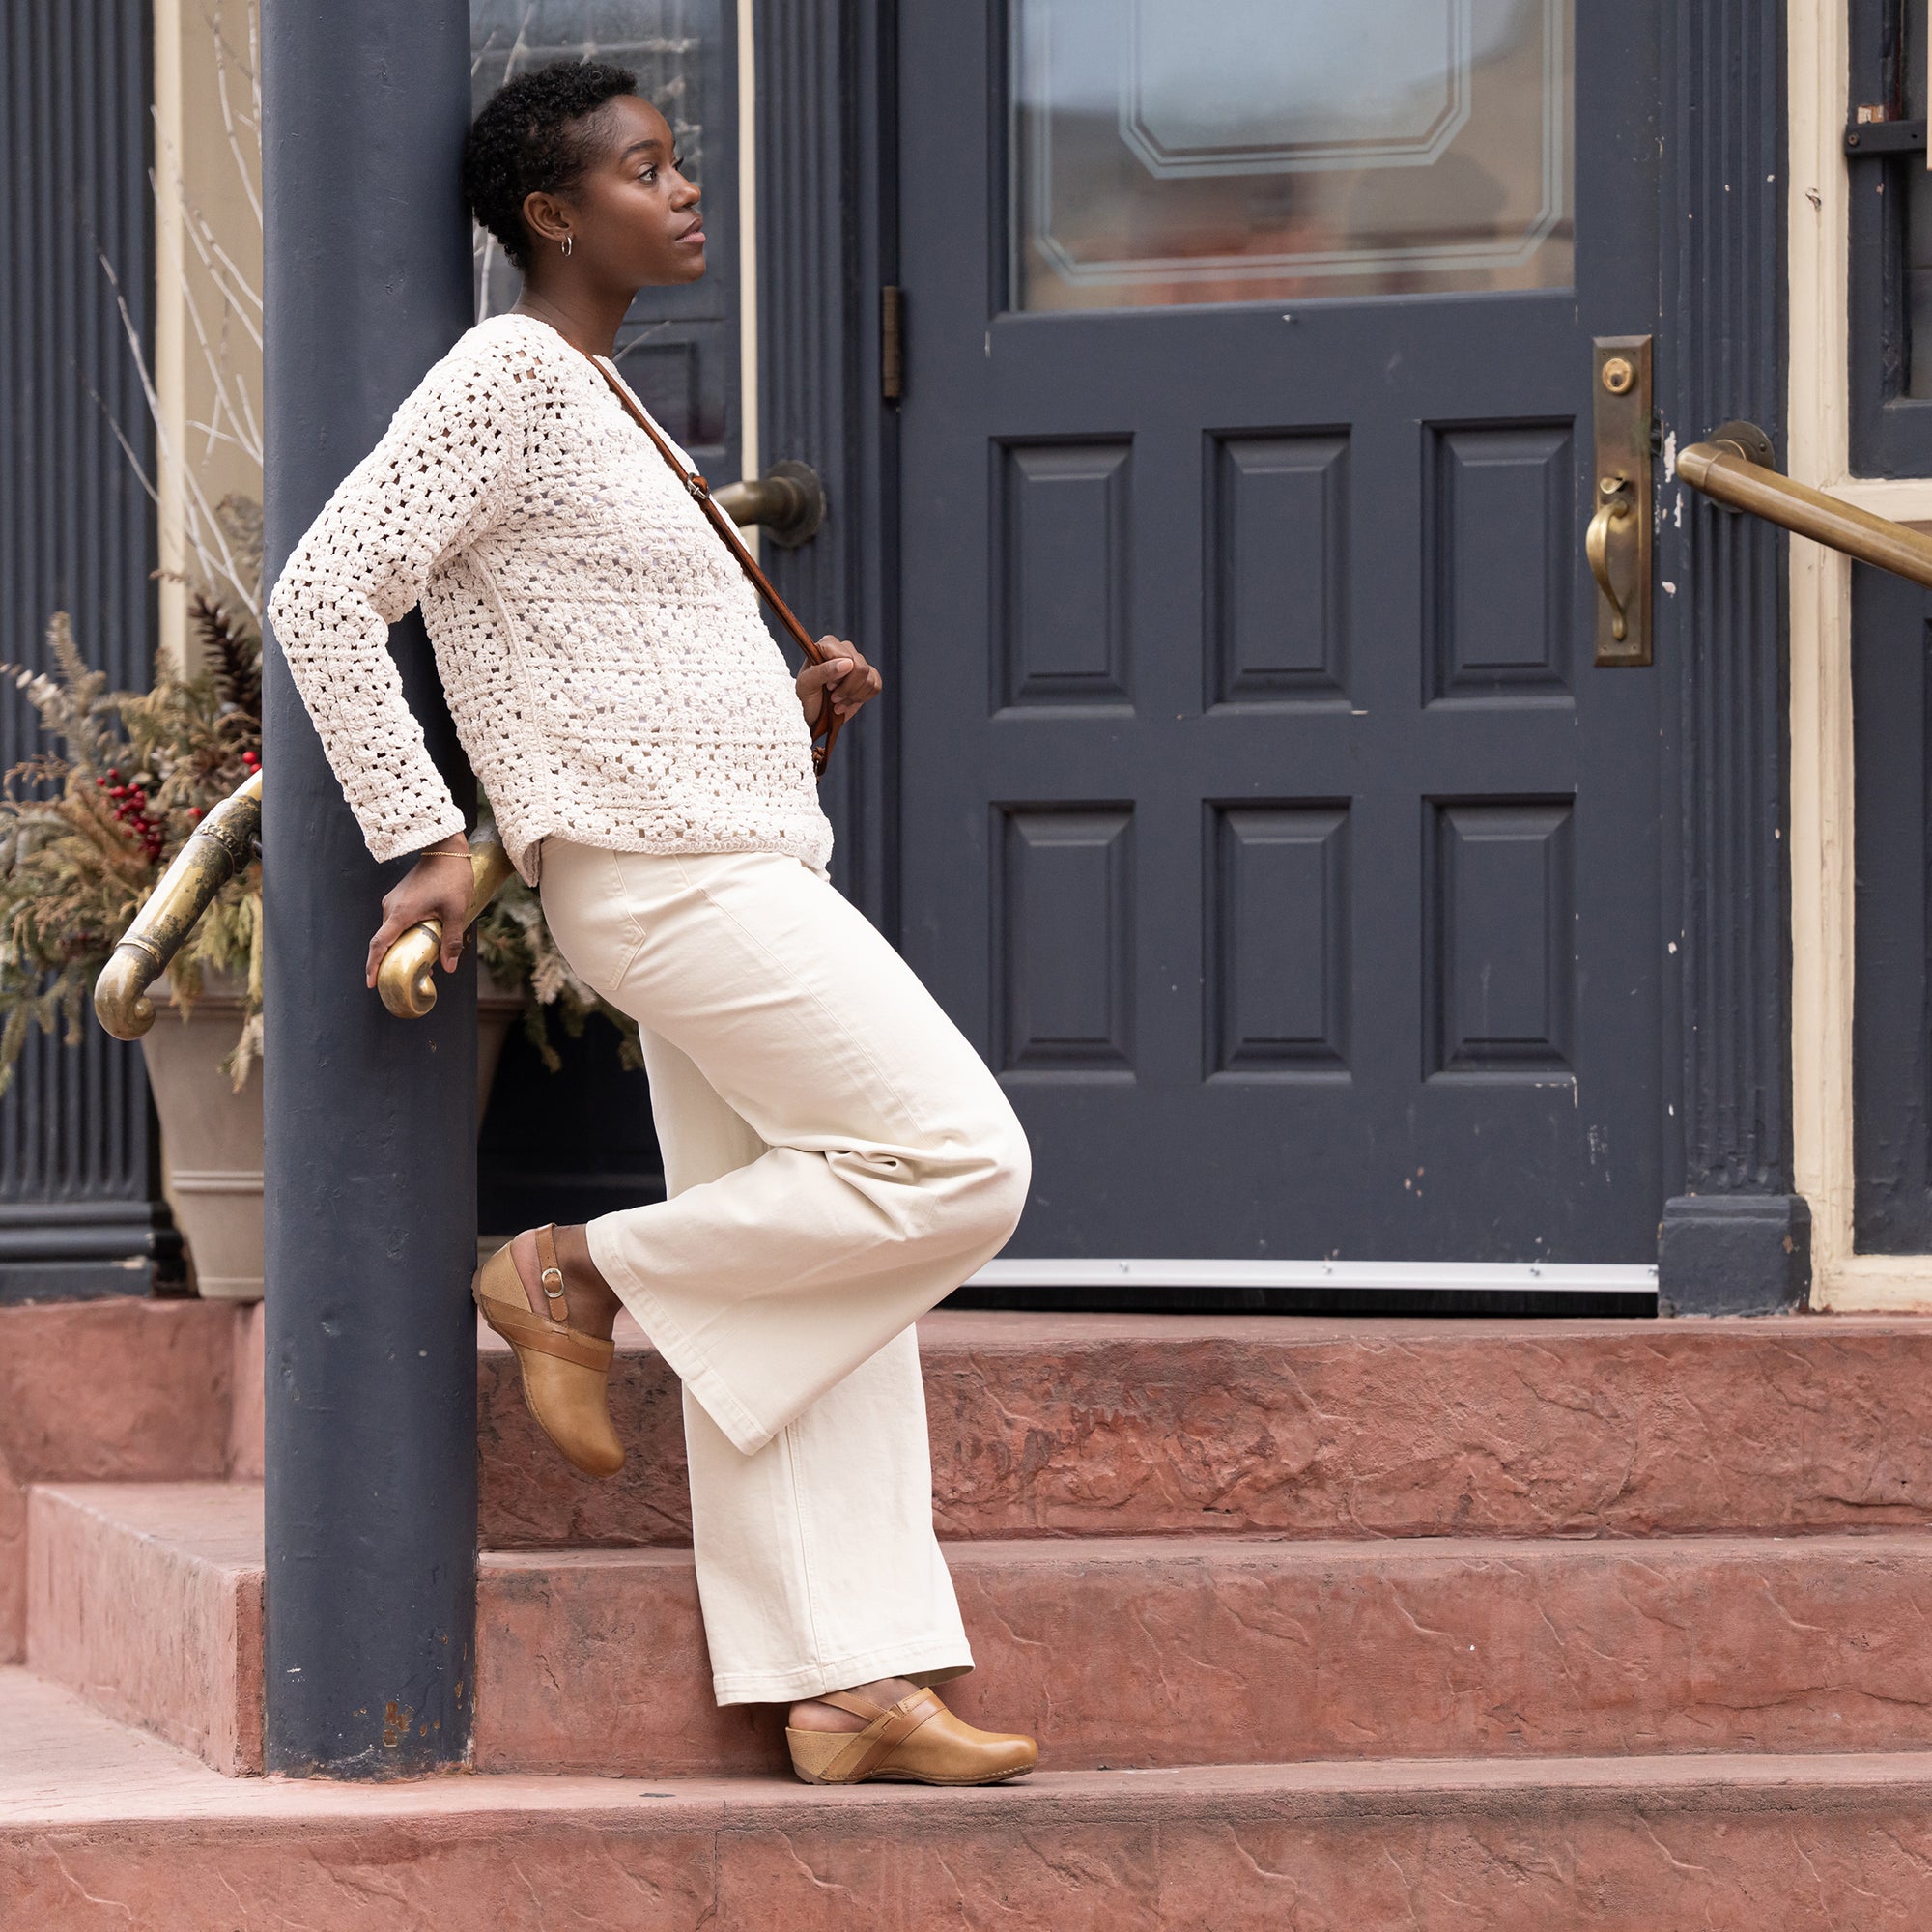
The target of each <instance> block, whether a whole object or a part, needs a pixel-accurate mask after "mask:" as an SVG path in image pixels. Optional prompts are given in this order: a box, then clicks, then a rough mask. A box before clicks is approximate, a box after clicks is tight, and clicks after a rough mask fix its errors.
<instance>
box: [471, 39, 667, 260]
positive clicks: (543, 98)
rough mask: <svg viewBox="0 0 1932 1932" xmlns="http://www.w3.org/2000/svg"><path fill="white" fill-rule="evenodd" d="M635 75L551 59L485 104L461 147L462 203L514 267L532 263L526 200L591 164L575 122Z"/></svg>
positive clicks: (600, 64)
mask: <svg viewBox="0 0 1932 1932" xmlns="http://www.w3.org/2000/svg"><path fill="white" fill-rule="evenodd" d="M637 91H638V76H637V75H636V74H634V73H633V72H631V71H630V70H629V69H628V68H621V67H611V66H610V65H609V64H608V63H607V62H604V61H589V60H582V61H569V60H559V61H552V62H550V63H549V65H548V66H545V67H534V68H532V69H531V70H530V71H528V72H527V73H520V74H518V75H517V77H516V78H515V79H514V80H511V81H506V82H505V83H504V84H503V85H502V86H501V87H499V88H498V89H497V92H496V93H495V94H493V95H492V96H491V97H490V99H488V100H486V101H485V102H484V103H483V107H482V111H481V112H480V113H479V114H478V115H477V116H476V119H475V120H474V121H472V122H471V123H470V124H469V138H468V139H467V140H466V141H465V142H464V144H463V198H464V200H465V201H467V202H468V203H469V212H470V213H471V214H473V215H474V216H475V217H476V219H477V222H478V223H479V224H480V225H481V226H482V227H484V228H487V229H488V230H489V231H490V233H491V234H492V235H494V236H495V237H496V238H497V241H500V242H501V243H502V244H503V252H504V253H505V254H506V255H508V256H509V258H510V260H511V261H513V262H514V263H515V264H516V265H517V267H518V268H519V269H527V268H528V267H529V266H530V255H531V252H532V250H531V238H530V231H529V228H528V226H527V225H526V223H525V220H524V197H525V196H526V195H528V194H536V193H539V192H548V193H552V194H554V193H555V192H556V191H557V190H558V189H559V188H566V187H568V186H570V185H571V184H572V183H573V182H574V181H576V180H577V179H578V177H579V176H580V175H582V172H583V170H584V169H585V168H586V167H587V166H588V165H589V164H590V159H591V149H590V146H589V144H588V143H587V142H586V141H585V140H584V138H583V131H582V128H580V127H579V126H578V125H577V124H578V123H579V122H581V121H582V119H583V118H584V116H585V115H588V114H594V113H596V111H597V110H598V109H599V108H600V107H602V106H603V105H604V103H605V102H606V101H607V100H614V99H616V98H617V96H618V95H620V94H635V93H637Z"/></svg>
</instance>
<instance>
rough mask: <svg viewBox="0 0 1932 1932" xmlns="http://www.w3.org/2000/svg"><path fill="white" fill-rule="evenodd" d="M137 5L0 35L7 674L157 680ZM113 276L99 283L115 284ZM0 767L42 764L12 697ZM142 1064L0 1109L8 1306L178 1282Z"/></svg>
mask: <svg viewBox="0 0 1932 1932" xmlns="http://www.w3.org/2000/svg"><path fill="white" fill-rule="evenodd" d="M150 35H151V25H150V10H149V8H148V6H147V5H146V4H145V0H100V4H95V5H90V6H85V7H60V6H14V7H10V8H8V9H7V11H6V14H5V19H4V24H0V75H4V76H5V81H4V87H0V172H4V176H5V180H4V184H0V261H4V262H5V263H6V265H7V276H6V281H5V286H4V288H0V383H4V384H5V402H4V405H0V660H4V661H5V662H7V663H9V664H27V665H33V666H35V667H36V668H40V667H41V666H43V664H44V662H45V654H44V644H43V639H44V636H45V632H46V626H47V619H48V618H49V616H51V615H52V613H53V612H54V611H68V612H69V613H70V614H71V617H72V619H73V626H74V636H75V639H76V640H77V641H78V642H79V645H80V648H81V650H82V652H83V653H84V654H85V656H86V657H87V659H88V661H89V662H90V663H91V664H94V665H97V666H99V668H101V669H102V670H104V671H106V673H107V675H108V677H109V678H110V679H111V680H112V681H113V682H114V683H115V684H116V685H126V686H134V687H137V688H138V687H140V686H144V685H145V684H146V683H147V682H148V677H149V673H150V670H151V668H152V666H153V663H154V652H155V639H156V600H155V586H154V583H153V581H152V575H151V574H152V572H153V570H154V568H155V517H154V507H153V504H152V503H151V501H150V499H149V497H148V494H147V492H146V490H145V489H144V488H143V486H142V483H141V479H140V477H139V476H138V475H137V474H136V473H135V469H134V464H133V463H132V462H130V461H129V459H128V453H127V452H125V451H124V450H123V449H122V447H121V445H120V443H119V441H118V440H117V439H116V430H117V429H118V430H119V432H120V434H121V436H124V437H125V438H126V439H127V440H128V449H129V450H131V452H132V455H133V459H134V462H138V463H140V464H142V465H143V466H144V467H146V468H147V469H150V470H151V471H152V469H153V466H154V451H155V439H154V428H153V424H152V421H151V419H150V417H149V414H148V409H147V403H146V401H145V399H144V397H143V395H142V392H141V384H140V379H139V375H138V372H137V369H136V366H135V361H134V357H133V355H132V354H131V353H130V351H129V349H128V340H127V335H126V332H125V330H124V328H123V326H122V322H121V317H120V315H119V313H118V311H117V309H116V307H115V299H114V287H113V284H112V283H111V282H110V281H109V279H108V274H107V269H108V268H109V267H111V268H112V270H113V271H114V273H115V275H116V276H117V277H118V278H119V281H120V285H121V292H122V294H123V296H124V297H125V298H126V299H127V302H128V313H129V318H130V320H131V322H132V324H133V327H135V329H136V330H137V331H139V332H141V333H142V334H143V336H144V337H147V338H148V339H152V336H151V331H150V327H149V325H150V322H151V319H152V314H153V308H154V300H153V294H154V217H153V205H152V200H151V197H150V193H149V187H148V170H149V165H150V161H151V157H152V134H151V114H150V109H151V105H152V100H153V81H152V53H151V47H152V43H151V38H150ZM103 265H105V266H103ZM0 693H3V694H4V696H5V698H6V700H7V701H6V703H5V705H4V706H0V768H4V767H6V766H11V765H13V764H14V763H16V762H17V761H18V760H19V759H21V758H23V757H27V756H29V755H31V754H33V753H37V752H41V751H44V750H47V749H49V747H48V746H47V743H46V741H45V740H44V739H43V738H42V737H41V735H40V732H39V728H38V725H37V721H36V719H35V715H34V713H33V711H32V709H31V707H30V706H29V705H28V704H27V702H26V700H25V698H24V697H23V696H21V695H20V694H19V693H18V692H16V691H15V690H14V688H13V686H12V684H11V683H9V684H6V685H0ZM180 1273H181V1237H180V1236H178V1235H177V1234H176V1233H175V1231H174V1228H173V1225H172V1222H171V1220H170V1217H169V1215H168V1211H167V1209H166V1208H165V1207H163V1206H162V1205H160V1200H159V1185H158V1175H157V1174H156V1145H155V1136H154V1130H153V1126H152V1115H151V1113H150V1110H149V1106H148V1089H147V1083H146V1080H145V1079H144V1078H143V1074H142V1066H141V1055H140V1050H139V1049H138V1048H136V1047H130V1046H125V1045H123V1044H121V1043H120V1042H119V1041H118V1040H113V1039H110V1038H108V1037H107V1036H106V1035H105V1034H104V1033H101V1032H100V1031H99V1029H98V1028H96V1027H94V1026H93V1025H92V1024H91V1023H90V1025H89V1026H88V1027H87V1029H86V1031H85V1036H84V1037H83V1038H82V1039H81V1041H80V1043H79V1044H78V1045H76V1046H68V1045H65V1044H64V1043H63V1042H62V1041H61V1040H59V1039H48V1038H43V1037H38V1036H37V1037H35V1038H34V1039H32V1040H31V1041H30V1042H29V1043H28V1046H27V1050H26V1052H25V1054H24V1055H23V1056H22V1058H21V1062H20V1067H19V1074H18V1077H17V1080H16V1083H15V1085H14V1089H13V1091H12V1092H11V1093H10V1094H8V1096H7V1098H6V1099H5V1101H4V1102H0V1302H4V1301H10V1300H20V1299H26V1298H41V1297H57V1296H64V1295H79V1294H121V1293H136V1294H145V1293H147V1292H148V1290H149V1288H150V1286H151V1285H153V1284H154V1283H155V1282H156V1279H157V1277H158V1278H159V1279H160V1280H161V1281H162V1282H163V1283H167V1282H172V1281H175V1280H178V1279H179V1278H180Z"/></svg>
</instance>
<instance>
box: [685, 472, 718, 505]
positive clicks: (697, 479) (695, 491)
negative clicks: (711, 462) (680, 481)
mask: <svg viewBox="0 0 1932 1932" xmlns="http://www.w3.org/2000/svg"><path fill="white" fill-rule="evenodd" d="M684 487H685V488H686V489H687V490H689V491H690V492H691V494H692V495H693V496H694V497H696V498H697V500H698V501H699V502H700V503H701V502H703V500H704V499H705V497H708V496H710V494H711V486H710V484H708V483H707V482H706V481H705V480H704V478H703V477H701V476H700V475H699V474H698V473H697V471H696V470H695V469H694V470H693V471H692V472H691V474H690V475H689V476H687V477H686V478H685V479H684Z"/></svg>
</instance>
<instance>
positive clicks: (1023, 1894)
mask: <svg viewBox="0 0 1932 1932" xmlns="http://www.w3.org/2000/svg"><path fill="white" fill-rule="evenodd" d="M0 1738H5V1739H6V1740H7V1742H8V1745H9V1747H10V1748H9V1749H8V1750H6V1751H4V1752H0V1900H4V1901H5V1902H6V1905H7V1908H8V1913H9V1917H8V1923H9V1924H10V1925H11V1924H14V1923H17V1924H19V1925H20V1926H22V1927H31V1928H33V1932H98V1928H103V1927H114V1928H123V1927H126V1926H128V1925H136V1926H139V1927H140V1928H142V1932H209V1928H211V1927H217V1926H218V1927H224V1928H225V1927H229V1926H242V1925H257V1924H260V1925H264V1926H268V1925H300V1926H302V1927H304V1928H306V1932H366V1928H367V1927H368V1926H370V1925H371V1924H374V1923H377V1922H379V1921H380V1922H381V1923H384V1924H391V1925H408V1926H410V1927H411V1928H412V1932H473V1928H474V1927H476V1926H479V1925H487V1926H490V1927H492V1928H493V1932H544V1928H549V1927H554V1926H560V1925H584V1926H593V1925H601V1926H619V1925H623V1926H646V1925H647V1926H649V1927H651V1928H652V1932H697V1928H700V1927H704V1928H717V1927H729V1928H730V1932H934V1928H937V1927H942V1926H943V1927H948V1928H951V1927H953V1926H995V1925H997V1926H998V1927H1000V1928H1001V1932H1089V1928H1092V1929H1093V1932H1101V1929H1102V1928H1104V1932H1280V1928H1283V1927H1287V1926H1296V1927H1307V1928H1310V1932H1315V1928H1350V1932H1357V1928H1359V1932H1381V1928H1384V1927H1396V1926H1415V1927H1428V1928H1432V1932H1476V1928H1481V1932H1567V1928H1570V1927H1581V1926H1588V1927H1589V1928H1591V1932H1660V1928H1674V1927H1679V1926H1692V1925H1695V1926H1700V1927H1707V1928H1719V1929H1720V1932H1728V1928H1741V1927H1742V1928H1749V1932H1823V1928H1827V1927H1846V1928H1849V1927H1853V1926H1856V1927H1858V1928H1859V1932H1876V1928H1880V1927H1898V1928H1901V1932H1909V1929H1910V1928H1913V1927H1917V1926H1920V1925H1924V1924H1927V1923H1932V1823H1928V1819H1932V1756H1925V1755H1920V1754H1913V1755H1901V1756H1860V1755H1848V1754H1839V1753H1832V1754H1820V1755H1816V1756H1799V1757H1732V1756H1708V1757H1658V1758H1614V1759H1577V1758H1572V1759H1559V1760H1548V1759H1535V1758H1529V1759H1519V1760H1515V1761H1507V1762H1505V1761H1496V1760H1489V1761H1482V1762H1472V1761H1468V1760H1461V1761H1449V1762H1439V1763H1429V1764H1413V1763H1383V1764H1361V1763H1350V1764H1341V1765H1336V1764H1305V1765H1288V1766H1281V1765H1249V1766H1238V1767H1235V1768H1195V1769H1190V1770H1183V1771H1169V1772H1066V1773H1059V1774H1054V1773H1040V1774H1038V1775H1037V1776H1034V1777H1032V1778H1029V1779H1026V1780H1023V1781H1022V1782H1020V1783H1018V1784H1014V1785H1006V1786H995V1787H992V1788H990V1789H987V1790H982V1791H926V1790H922V1789H919V1788H917V1787H913V1786H903V1785H867V1786H862V1787H860V1788H858V1789H856V1790H851V1791H824V1790H813V1789H810V1788H808V1787H806V1786H803V1785H800V1784H797V1783H794V1782H791V1781H790V1780H782V1781H781V1780H779V1779H766V1778H755V1779H738V1780H723V1779H717V1780H707V1781H701V1782H689V1783H686V1782H679V1781H665V1782H653V1783H650V1784H641V1785H640V1784H639V1783H638V1782H636V1781H633V1780H628V1779H623V1780H620V1779H608V1778H545V1777H533V1776H475V1777H443V1778H429V1779H423V1780H419V1781H412V1782H407V1783H400V1784H357V1785H343V1784H328V1783H323V1782H320V1781H302V1780H288V1781H284V1780H279V1779H276V1780H264V1779H231V1778H223V1777H218V1776H215V1775H214V1774H213V1773H212V1772H210V1771H209V1770H208V1769H207V1768H206V1767H205V1766H203V1765H201V1764H199V1763H197V1762H196V1761H194V1760H193V1759H191V1758H189V1757H188V1756H186V1755H185V1753H183V1752H181V1751H179V1750H177V1749H175V1748H174V1747H171V1746H169V1745H167V1744H164V1743H162V1742H161V1741H160V1740H158V1739H156V1738H152V1737H145V1736H142V1735H140V1734H138V1733H135V1732H132V1731H129V1730H126V1729H123V1728H122V1727H120V1726H118V1725H115V1724H113V1723H111V1722H109V1721H108V1720H107V1719H104V1718H102V1717H100V1716H99V1715H98V1714H96V1713H95V1712H93V1711H91V1710H89V1709H88V1708H87V1707H86V1706H85V1705H83V1704H81V1703H79V1702H78V1701H77V1700H75V1699H74V1698H72V1697H71V1696H69V1695H68V1694H67V1693H65V1692H63V1691H61V1690H57V1689H55V1688H54V1687H51V1686H49V1685H46V1684H44V1683H42V1682H40V1681H38V1680H36V1679H34V1678H32V1677H29V1676H27V1675H26V1673H24V1672H21V1671H18V1670H13V1671H0Z"/></svg>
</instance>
